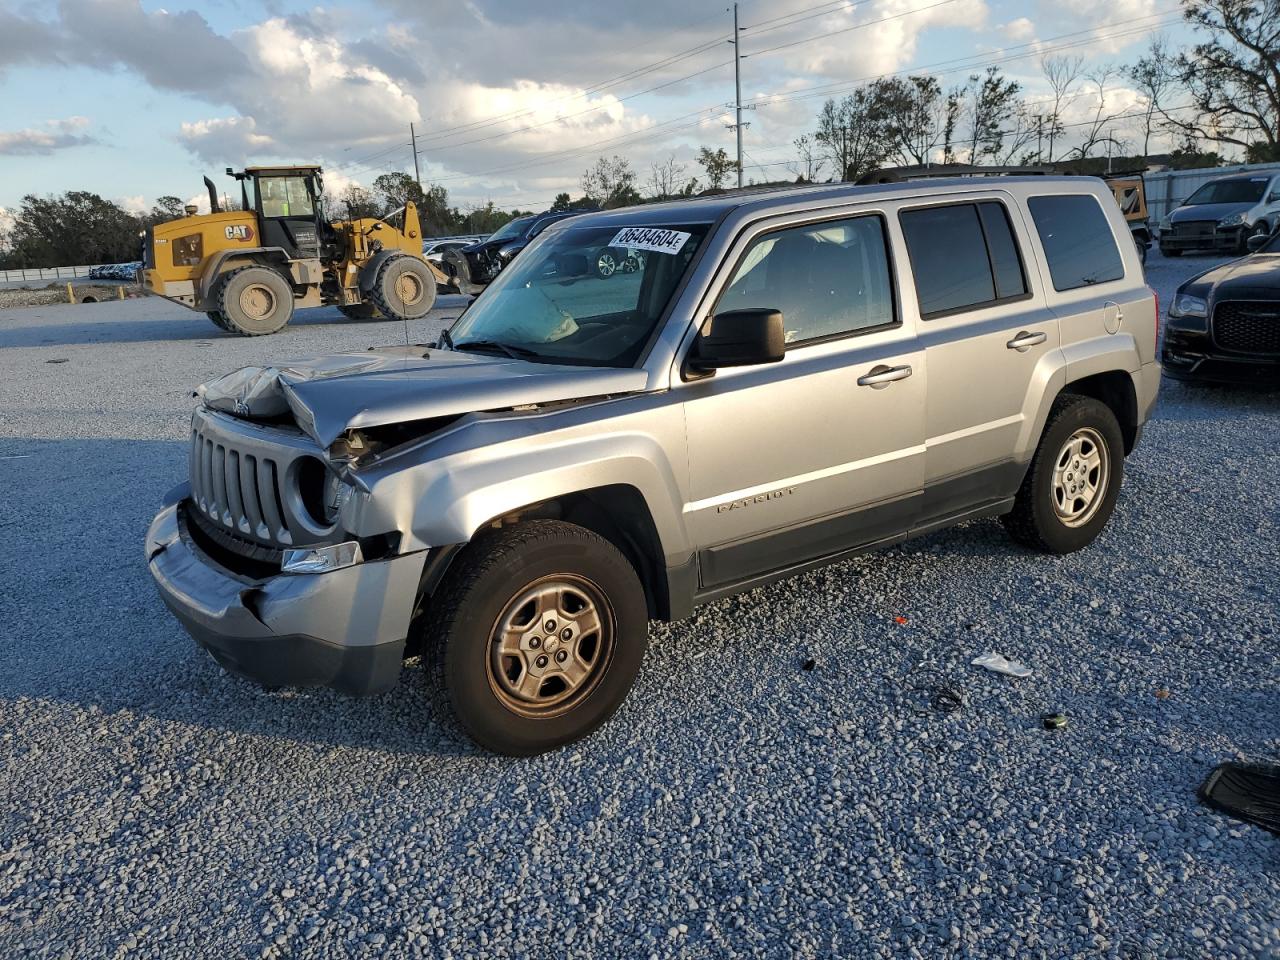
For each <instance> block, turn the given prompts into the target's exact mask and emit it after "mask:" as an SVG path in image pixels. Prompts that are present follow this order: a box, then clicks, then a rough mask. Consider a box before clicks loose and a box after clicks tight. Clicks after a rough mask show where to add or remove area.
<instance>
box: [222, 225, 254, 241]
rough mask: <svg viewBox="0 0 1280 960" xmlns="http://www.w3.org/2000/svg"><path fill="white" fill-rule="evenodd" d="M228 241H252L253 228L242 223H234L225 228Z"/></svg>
mask: <svg viewBox="0 0 1280 960" xmlns="http://www.w3.org/2000/svg"><path fill="white" fill-rule="evenodd" d="M227 239H228V240H252V239H253V227H251V226H249V225H248V224H244V223H234V224H232V225H231V226H229V227H227Z"/></svg>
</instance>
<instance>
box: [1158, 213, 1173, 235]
mask: <svg viewBox="0 0 1280 960" xmlns="http://www.w3.org/2000/svg"><path fill="white" fill-rule="evenodd" d="M1172 229H1173V218H1172V217H1165V218H1164V219H1163V220H1161V221H1160V232H1161V233H1168V232H1169V231H1170V230H1172Z"/></svg>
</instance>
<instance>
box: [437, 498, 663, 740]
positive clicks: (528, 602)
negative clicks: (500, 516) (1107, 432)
mask: <svg viewBox="0 0 1280 960" xmlns="http://www.w3.org/2000/svg"><path fill="white" fill-rule="evenodd" d="M427 616H428V627H427V638H426V639H427V641H428V645H429V646H428V649H430V648H431V647H430V644H432V642H434V645H435V654H436V656H439V657H441V658H442V659H443V666H444V669H443V673H444V682H445V687H446V689H447V691H448V695H449V701H450V703H451V704H452V705H453V710H454V713H455V714H456V716H457V718H458V720H459V722H460V723H461V724H462V727H463V729H465V730H466V732H467V733H468V734H469V735H470V736H471V738H472V739H473V740H475V742H476V743H478V744H479V745H480V746H482V747H485V748H486V749H488V750H493V751H495V752H497V753H503V754H507V755H509V756H532V755H534V754H538V753H544V752H546V751H548V750H553V749H555V748H556V747H559V746H562V745H563V744H566V743H570V742H572V741H574V740H579V739H581V738H583V737H585V736H587V735H588V734H590V733H591V732H592V731H594V730H595V729H596V728H597V727H599V726H600V725H601V724H602V723H604V722H605V721H606V720H608V719H609V717H611V716H612V715H613V713H614V711H616V710H617V709H618V706H619V705H620V704H621V703H622V701H623V700H624V699H625V698H626V695H627V692H628V691H629V690H630V689H631V685H632V683H633V682H634V680H635V677H636V673H637V672H638V671H639V669H640V663H641V661H642V660H643V658H644V651H645V646H646V644H647V642H648V609H647V606H646V604H645V595H644V589H643V588H642V587H641V585H640V580H639V578H638V577H637V576H636V572H635V569H634V568H633V567H632V566H631V564H630V562H629V561H628V560H627V559H626V557H624V556H623V555H622V554H621V553H620V552H619V551H618V549H617V548H616V547H615V546H613V544H611V543H609V542H608V541H607V540H605V539H603V538H602V537H600V536H597V535H596V534H594V533H592V532H591V531H589V530H586V529H584V528H582V527H578V526H575V525H573V524H569V523H562V522H560V521H556V520H532V521H528V522H525V523H521V524H519V525H517V526H513V527H507V528H505V529H502V530H499V531H496V532H494V533H490V534H487V535H484V536H483V537H482V538H480V539H478V540H476V541H475V542H474V543H472V544H471V545H470V546H469V547H467V548H466V550H465V551H464V552H463V553H462V554H461V555H460V556H459V558H458V560H457V562H456V565H455V566H454V567H453V569H451V570H450V571H449V574H448V576H447V577H446V579H445V582H444V583H443V584H442V586H441V588H440V590H439V591H438V592H437V593H436V595H435V597H433V599H432V603H431V608H430V609H429V611H428V613H427ZM552 621H554V622H552Z"/></svg>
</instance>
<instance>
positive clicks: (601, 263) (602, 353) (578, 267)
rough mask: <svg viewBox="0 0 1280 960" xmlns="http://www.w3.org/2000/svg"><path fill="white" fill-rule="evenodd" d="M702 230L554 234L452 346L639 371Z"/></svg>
mask: <svg viewBox="0 0 1280 960" xmlns="http://www.w3.org/2000/svg"><path fill="white" fill-rule="evenodd" d="M706 232H707V225H706V224H694V225H682V226H671V227H649V226H643V227H629V228H620V227H617V226H611V227H592V226H585V225H584V226H576V227H568V228H565V229H560V230H554V231H550V232H548V233H547V234H546V235H545V236H544V237H543V239H542V240H540V241H538V242H536V243H535V244H534V245H533V246H531V247H529V248H528V249H527V250H525V252H524V253H522V254H521V255H520V256H519V257H517V258H516V259H515V260H514V261H512V263H511V266H509V267H507V268H506V269H505V270H503V271H502V273H500V274H498V278H497V279H496V280H495V281H494V282H493V283H491V284H490V285H489V287H488V289H486V290H485V291H484V293H482V294H481V295H480V297H479V299H477V300H476V301H475V303H473V304H472V305H471V307H470V308H469V309H468V310H467V312H466V313H464V314H463V315H462V318H461V319H460V320H459V321H458V322H457V324H455V326H454V328H453V330H452V331H451V334H452V339H453V343H454V344H455V345H456V347H457V348H458V349H460V350H466V349H469V348H470V349H475V350H492V351H494V352H498V353H506V354H515V355H519V356H521V357H524V358H527V359H531V360H541V361H545V362H549V363H571V364H584V365H589V366H598V367H630V366H634V365H635V363H636V361H637V360H638V359H639V358H640V355H641V353H643V352H644V348H645V344H646V343H647V342H648V340H649V337H650V335H651V334H652V333H653V331H654V328H655V327H656V326H657V324H658V321H659V319H660V318H661V317H662V314H663V311H664V310H665V309H666V307H667V303H668V301H670V299H671V296H672V294H673V293H674V292H675V289H676V287H677V286H678V285H679V283H680V280H681V278H682V277H683V276H684V274H685V271H686V270H688V268H689V264H690V263H691V262H692V260H693V255H694V253H695V251H696V250H697V248H698V245H699V244H700V243H701V242H702V240H703V238H704V237H705V236H706Z"/></svg>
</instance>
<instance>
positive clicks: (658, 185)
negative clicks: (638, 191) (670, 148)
mask: <svg viewBox="0 0 1280 960" xmlns="http://www.w3.org/2000/svg"><path fill="white" fill-rule="evenodd" d="M684 171H685V165H684V164H683V163H680V162H679V161H677V160H676V155H675V154H674V153H673V154H672V155H671V156H669V157H667V159H666V160H664V161H662V163H655V164H653V166H652V167H651V168H650V169H649V195H650V196H652V197H653V198H654V199H656V200H665V199H666V198H667V197H674V196H675V195H676V194H677V193H679V192H680V188H681V187H683V186H684V184H685V183H686V180H685V176H684Z"/></svg>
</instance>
